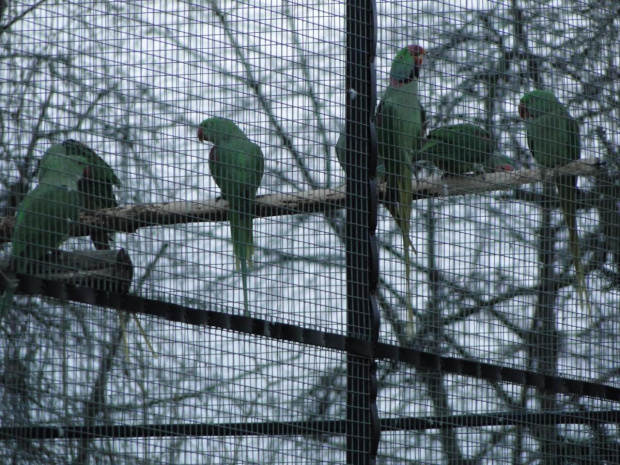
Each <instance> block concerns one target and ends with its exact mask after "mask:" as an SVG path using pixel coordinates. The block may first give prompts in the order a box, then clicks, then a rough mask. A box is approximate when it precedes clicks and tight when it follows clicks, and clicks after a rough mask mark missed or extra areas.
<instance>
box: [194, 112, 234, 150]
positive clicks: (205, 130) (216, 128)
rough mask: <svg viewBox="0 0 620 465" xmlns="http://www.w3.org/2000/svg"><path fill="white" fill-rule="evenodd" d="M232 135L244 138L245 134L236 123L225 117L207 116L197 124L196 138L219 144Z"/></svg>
mask: <svg viewBox="0 0 620 465" xmlns="http://www.w3.org/2000/svg"><path fill="white" fill-rule="evenodd" d="M234 137H241V138H245V134H244V133H243V131H241V129H239V127H237V125H236V124H235V123H234V122H233V121H231V120H229V119H226V118H220V117H213V118H207V119H206V120H204V121H203V122H202V123H200V125H199V126H198V140H199V141H200V142H204V141H209V142H213V143H214V144H216V145H217V144H219V143H221V142H223V141H225V140H230V139H231V138H234Z"/></svg>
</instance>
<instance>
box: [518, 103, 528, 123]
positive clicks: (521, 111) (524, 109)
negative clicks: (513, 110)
mask: <svg viewBox="0 0 620 465" xmlns="http://www.w3.org/2000/svg"><path fill="white" fill-rule="evenodd" d="M519 116H520V117H521V119H527V118H529V117H530V112H529V111H528V110H527V107H526V106H525V104H524V103H523V102H519Z"/></svg>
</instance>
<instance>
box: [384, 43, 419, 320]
mask: <svg viewBox="0 0 620 465" xmlns="http://www.w3.org/2000/svg"><path fill="white" fill-rule="evenodd" d="M425 53H426V52H425V51H424V48H422V47H421V46H419V45H410V46H408V47H405V48H403V49H402V50H401V51H400V52H398V53H397V54H396V57H395V58H394V61H393V62H392V67H391V69H390V83H389V86H388V88H387V89H386V90H385V92H384V93H383V96H382V97H381V101H380V103H379V106H378V107H377V117H376V120H377V138H378V142H379V147H378V149H379V157H380V162H381V163H382V164H383V169H384V177H385V181H386V194H385V202H384V204H385V207H386V208H387V210H388V211H389V212H390V214H391V215H392V217H393V218H394V221H395V222H396V224H397V225H398V228H399V229H400V232H401V235H402V238H403V249H404V257H405V279H406V283H407V293H408V295H407V302H408V304H407V307H408V314H409V315H408V317H409V323H410V327H411V328H413V318H414V314H413V308H412V307H411V304H410V296H411V294H412V293H411V287H410V286H411V251H413V252H414V253H416V254H417V251H416V249H415V247H414V246H413V243H412V242H411V237H410V231H411V209H412V207H413V172H412V164H413V162H414V159H413V156H414V154H415V153H416V152H417V151H418V150H419V149H420V147H421V146H422V141H423V140H424V131H425V124H426V121H425V119H426V115H425V112H424V109H423V108H422V105H421V103H420V97H419V92H418V77H419V76H420V67H421V66H422V62H423V60H424V54H425Z"/></svg>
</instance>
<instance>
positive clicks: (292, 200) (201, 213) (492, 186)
mask: <svg viewBox="0 0 620 465" xmlns="http://www.w3.org/2000/svg"><path fill="white" fill-rule="evenodd" d="M561 170H562V172H563V173H572V174H576V175H578V176H593V175H595V174H597V173H599V171H600V161H599V160H598V159H588V160H579V161H575V162H572V163H570V164H568V165H566V166H564V167H562V169H561ZM556 172H557V170H546V171H545V177H546V178H547V179H549V178H552V177H553V176H554V175H555V173H556ZM541 180H542V174H541V170H540V169H538V168H534V169H529V170H518V171H509V172H500V173H490V174H485V175H478V176H455V177H450V178H444V179H442V178H440V177H439V176H437V177H431V178H428V179H424V180H420V181H417V182H415V183H414V191H415V193H416V194H417V199H422V198H427V197H442V196H454V195H465V194H477V193H482V192H489V191H500V190H508V189H514V188H517V187H519V186H522V185H524V184H529V183H532V182H538V181H541ZM384 192H385V185H379V196H380V197H382V196H383V194H384ZM345 197H346V193H345V189H344V186H340V187H337V188H335V189H316V190H312V191H306V192H300V193H290V194H272V195H264V196H261V197H259V198H258V199H257V207H256V216H257V217H268V216H281V215H294V214H299V213H317V212H326V211H330V210H335V209H340V208H344V206H345ZM227 219H228V213H227V203H226V202H224V201H223V200H221V199H213V200H204V201H202V202H186V201H179V202H165V203H158V204H146V205H125V206H122V207H117V208H109V209H106V210H101V211H98V212H94V213H88V214H82V215H81V218H80V224H79V225H77V226H76V227H75V228H74V231H72V235H73V236H86V235H89V234H90V230H91V229H92V228H104V229H107V230H110V231H115V232H125V233H134V232H136V231H137V230H138V229H139V228H146V227H152V226H165V225H172V224H182V223H201V222H211V221H227ZM14 221H15V219H14V217H5V218H2V219H1V221H0V243H3V242H8V241H10V240H11V236H12V232H13V225H14Z"/></svg>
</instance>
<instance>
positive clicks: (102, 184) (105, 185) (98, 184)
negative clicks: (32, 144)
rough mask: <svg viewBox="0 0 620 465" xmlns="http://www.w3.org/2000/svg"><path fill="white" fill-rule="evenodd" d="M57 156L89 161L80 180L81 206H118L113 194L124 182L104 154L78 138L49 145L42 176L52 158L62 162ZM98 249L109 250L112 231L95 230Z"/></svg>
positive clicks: (92, 238) (95, 241) (94, 239)
mask: <svg viewBox="0 0 620 465" xmlns="http://www.w3.org/2000/svg"><path fill="white" fill-rule="evenodd" d="M57 159H65V160H67V162H70V161H71V160H73V161H80V160H81V162H82V163H85V164H86V169H85V172H84V176H83V177H82V178H81V179H80V181H79V183H78V188H79V191H80V193H81V194H82V200H81V208H82V209H83V210H86V211H95V210H101V209H104V208H113V207H118V202H117V201H116V197H115V195H114V186H116V187H120V186H121V182H120V180H119V179H118V177H117V176H116V174H115V173H114V170H113V169H112V168H111V167H110V165H108V164H107V163H106V162H105V161H104V160H103V158H101V157H100V156H99V155H97V154H96V153H95V152H94V151H93V150H92V149H91V148H90V147H88V146H87V145H85V144H82V143H81V142H78V141H76V140H72V139H68V140H66V141H64V142H63V143H62V144H56V145H53V146H52V147H50V148H49V149H48V150H47V152H46V153H45V155H43V158H42V159H41V163H40V164H39V177H41V176H45V173H46V171H47V170H48V164H49V163H50V162H53V163H59V162H60V161H56V160H57ZM90 238H91V240H92V242H93V245H94V246H95V248H96V249H97V250H109V249H110V243H111V242H112V240H111V237H110V233H109V232H108V231H105V230H96V231H93V232H92V233H91V235H90Z"/></svg>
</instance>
